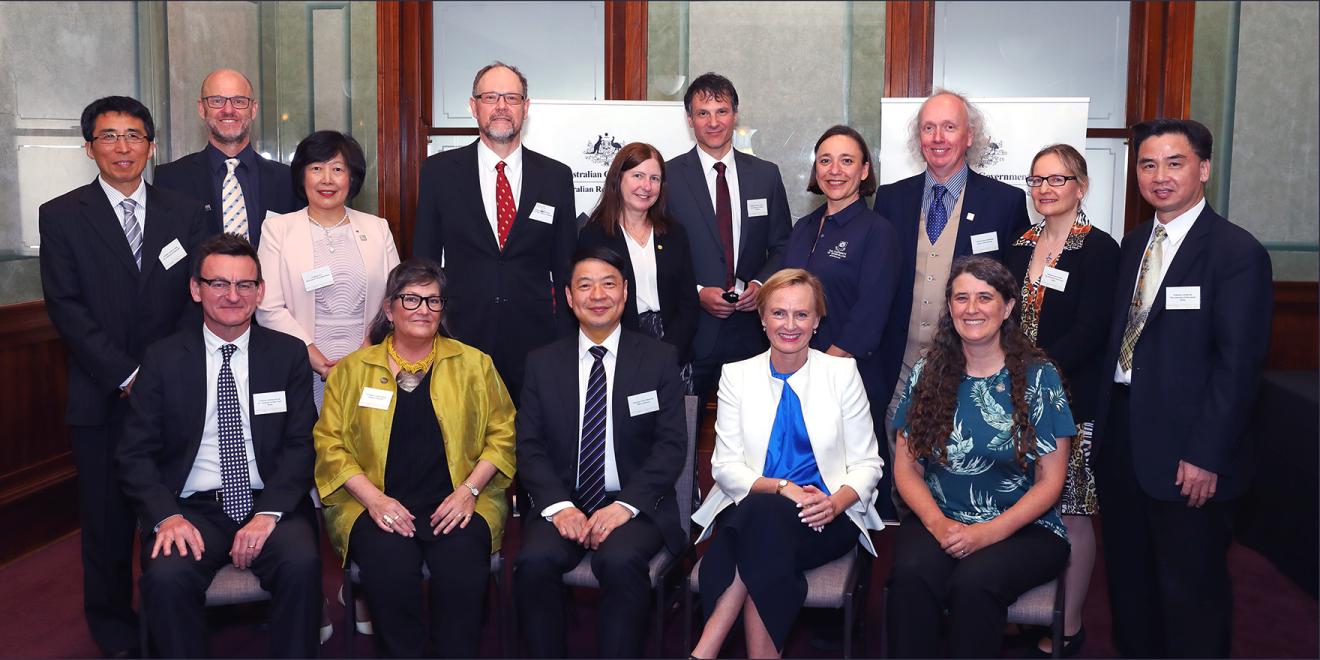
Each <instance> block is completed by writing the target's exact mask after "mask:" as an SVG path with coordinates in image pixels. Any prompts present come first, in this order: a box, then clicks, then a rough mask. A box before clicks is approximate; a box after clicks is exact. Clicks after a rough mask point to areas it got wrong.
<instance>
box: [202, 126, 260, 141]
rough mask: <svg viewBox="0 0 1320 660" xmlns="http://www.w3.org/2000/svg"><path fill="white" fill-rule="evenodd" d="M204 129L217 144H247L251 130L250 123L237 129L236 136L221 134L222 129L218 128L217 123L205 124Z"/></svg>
mask: <svg viewBox="0 0 1320 660" xmlns="http://www.w3.org/2000/svg"><path fill="white" fill-rule="evenodd" d="M206 128H207V130H208V131H209V132H210V133H211V138H212V139H214V140H215V141H216V142H219V143H220V144H242V143H244V142H247V139H248V133H249V132H250V131H251V129H252V124H251V123H248V124H243V125H242V128H241V129H239V131H238V133H237V134H236V135H226V134H224V133H222V132H221V130H222V127H221V126H220V124H219V123H218V121H217V122H215V123H212V122H207V123H206Z"/></svg>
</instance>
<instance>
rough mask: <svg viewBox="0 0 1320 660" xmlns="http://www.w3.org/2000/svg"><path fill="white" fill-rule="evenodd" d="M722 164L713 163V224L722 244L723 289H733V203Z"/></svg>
mask: <svg viewBox="0 0 1320 660" xmlns="http://www.w3.org/2000/svg"><path fill="white" fill-rule="evenodd" d="M724 168H725V165H724V163H715V224H716V225H718V226H719V228H720V242H721V243H723V244H724V266H725V268H724V288H725V289H732V288H733V281H734V278H733V203H732V202H731V201H730V200H729V180H728V179H726V178H724Z"/></svg>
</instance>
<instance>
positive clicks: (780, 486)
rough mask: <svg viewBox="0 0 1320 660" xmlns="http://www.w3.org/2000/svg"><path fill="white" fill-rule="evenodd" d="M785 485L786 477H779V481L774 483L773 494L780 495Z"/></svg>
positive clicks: (786, 483)
mask: <svg viewBox="0 0 1320 660" xmlns="http://www.w3.org/2000/svg"><path fill="white" fill-rule="evenodd" d="M786 486H788V479H780V480H779V483H777V484H775V495H782V494H783V493H784V488H785V487H786Z"/></svg>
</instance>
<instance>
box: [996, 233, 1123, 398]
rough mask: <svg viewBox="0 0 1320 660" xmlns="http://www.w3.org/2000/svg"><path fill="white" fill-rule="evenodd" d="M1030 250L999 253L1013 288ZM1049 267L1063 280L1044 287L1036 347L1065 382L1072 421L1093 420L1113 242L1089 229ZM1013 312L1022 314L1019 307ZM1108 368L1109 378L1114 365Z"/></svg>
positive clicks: (1113, 274)
mask: <svg viewBox="0 0 1320 660" xmlns="http://www.w3.org/2000/svg"><path fill="white" fill-rule="evenodd" d="M1014 240H1016V239H1014ZM1031 252H1032V247H1031V246H1029V245H1010V246H1009V247H1008V250H1007V253H1006V254H1005V255H1004V262H1005V265H1006V266H1008V269H1009V270H1010V271H1012V272H1013V277H1014V279H1015V280H1016V281H1017V282H1018V284H1019V286H1020V285H1021V283H1022V282H1023V281H1024V280H1025V278H1026V276H1027V269H1028V268H1029V267H1030V266H1031ZM1054 267H1055V268H1058V269H1059V270H1062V271H1065V272H1067V273H1068V284H1067V285H1066V286H1064V289H1063V291H1056V290H1054V289H1046V291H1045V299H1044V301H1043V302H1042V303H1041V305H1040V319H1039V320H1038V322H1037V328H1036V345H1037V346H1039V347H1041V349H1043V350H1044V351H1045V353H1046V354H1048V355H1049V356H1050V359H1051V360H1054V363H1055V365H1056V366H1057V367H1058V368H1059V371H1060V372H1061V374H1062V376H1063V380H1064V382H1065V383H1067V384H1068V401H1069V403H1070V404H1071V405H1072V413H1073V419H1075V420H1077V421H1078V422H1091V421H1095V418H1096V414H1097V408H1096V401H1095V400H1096V396H1098V394H1097V392H1096V389H1097V388H1098V387H1099V385H1100V377H1101V374H1102V373H1104V372H1105V369H1104V367H1103V366H1102V365H1103V364H1104V363H1103V360H1104V349H1105V346H1106V345H1107V343H1106V342H1107V340H1108V339H1109V327H1110V325H1112V317H1111V315H1112V314H1113V313H1114V308H1113V304H1112V301H1113V299H1114V280H1116V279H1117V278H1118V243H1117V242H1115V241H1114V239H1113V237H1111V236H1110V235H1109V234H1106V233H1105V232H1103V231H1101V230H1099V229H1096V228H1095V227H1092V228H1091V231H1090V233H1088V234H1087V235H1086V239H1085V240H1084V241H1082V246H1081V247H1080V248H1078V249H1076V250H1064V251H1063V253H1062V254H1060V255H1059V261H1058V263H1056V264H1055V266H1054ZM1013 313H1014V314H1015V315H1017V317H1018V318H1022V313H1021V310H1020V309H1018V310H1014V312H1013ZM1108 367H1109V370H1108V374H1109V376H1110V377H1111V378H1112V377H1113V375H1114V365H1112V364H1110V365H1108Z"/></svg>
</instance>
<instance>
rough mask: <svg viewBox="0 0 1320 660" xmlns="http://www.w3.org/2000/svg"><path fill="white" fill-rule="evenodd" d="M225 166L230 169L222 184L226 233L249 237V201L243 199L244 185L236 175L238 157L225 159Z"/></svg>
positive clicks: (222, 206)
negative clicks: (239, 183) (241, 184)
mask: <svg viewBox="0 0 1320 660" xmlns="http://www.w3.org/2000/svg"><path fill="white" fill-rule="evenodd" d="M225 167H228V168H229V171H228V172H226V173H225V181H224V183H223V184H221V186H220V204H221V208H222V209H223V210H222V211H221V217H223V218H224V222H225V233H226V234H238V235H239V236H242V237H243V238H248V217H247V202H246V201H244V200H243V187H242V186H240V185H238V177H237V176H234V168H235V167H238V159H237V158H227V159H225Z"/></svg>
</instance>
